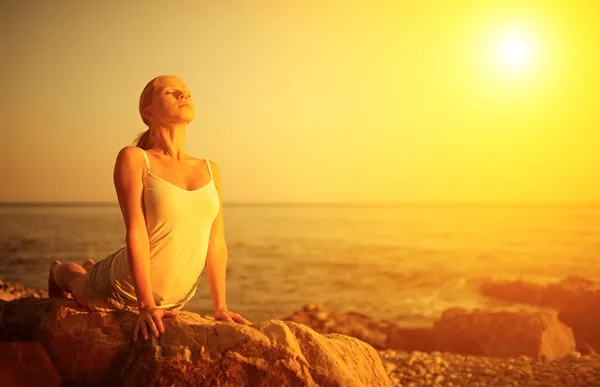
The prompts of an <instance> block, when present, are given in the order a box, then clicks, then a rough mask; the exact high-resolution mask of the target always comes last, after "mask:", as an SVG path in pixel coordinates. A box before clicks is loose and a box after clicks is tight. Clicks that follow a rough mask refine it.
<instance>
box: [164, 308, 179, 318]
mask: <svg viewBox="0 0 600 387" xmlns="http://www.w3.org/2000/svg"><path fill="white" fill-rule="evenodd" d="M177 316H178V315H177V313H175V312H171V311H169V310H165V313H164V314H163V317H166V318H174V317H177Z"/></svg>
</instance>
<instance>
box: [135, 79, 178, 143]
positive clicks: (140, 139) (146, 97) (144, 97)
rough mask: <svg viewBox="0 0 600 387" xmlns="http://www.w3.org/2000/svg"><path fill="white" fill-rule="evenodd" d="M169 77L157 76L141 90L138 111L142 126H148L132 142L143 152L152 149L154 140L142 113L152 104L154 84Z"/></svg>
mask: <svg viewBox="0 0 600 387" xmlns="http://www.w3.org/2000/svg"><path fill="white" fill-rule="evenodd" d="M169 76H170V75H159V76H158V77H155V78H153V79H152V80H151V81H150V82H148V83H147V84H146V86H145V87H144V90H142V94H140V102H139V110H140V116H141V117H142V121H144V124H146V125H148V129H146V131H144V132H141V133H139V134H138V135H137V137H136V138H135V140H134V141H133V143H134V145H135V146H137V147H138V148H142V149H144V150H148V149H152V148H153V147H154V140H153V139H152V131H151V129H150V123H149V122H148V120H147V119H146V117H144V115H143V114H142V112H143V111H144V109H146V108H147V107H148V106H149V105H150V104H151V103H152V96H153V95H154V87H155V82H156V81H157V80H158V79H159V78H163V77H169Z"/></svg>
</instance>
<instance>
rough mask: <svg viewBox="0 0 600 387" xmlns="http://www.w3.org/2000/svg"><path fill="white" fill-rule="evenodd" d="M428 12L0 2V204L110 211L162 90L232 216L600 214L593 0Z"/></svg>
mask: <svg viewBox="0 0 600 387" xmlns="http://www.w3.org/2000/svg"><path fill="white" fill-rule="evenodd" d="M424 3H425V2H415V1H377V2H373V1H361V2H358V1H343V2H342V1H339V2H338V1H325V2H322V1H294V2H292V1H290V2H286V1H269V2H267V1H263V2H244V1H219V2H216V1H210V2H209V1H202V2H200V1H189V2H177V3H168V2H144V3H143V5H142V3H139V4H137V5H132V4H131V3H130V2H117V1H108V2H78V1H56V2H47V1H27V2H17V1H5V2H2V3H0V4H1V5H0V36H1V37H0V39H1V40H0V42H1V53H2V61H1V62H0V63H1V64H0V66H2V71H1V72H0V80H1V81H0V82H1V85H2V87H1V89H2V93H0V106H1V107H2V114H1V120H0V130H1V131H2V134H3V137H4V141H3V143H4V147H3V148H4V149H3V150H4V151H3V152H1V153H0V166H1V169H0V181H2V182H3V184H2V185H1V186H2V189H1V190H0V201H3V202H6V201H26V202H29V201H51V202H56V201H74V202H80V201H82V202H95V201H101V202H106V201H109V202H111V201H116V195H115V193H114V188H113V185H112V168H113V165H114V160H115V157H116V154H117V152H118V150H119V149H120V148H122V147H123V146H125V145H128V144H130V143H131V141H132V140H133V138H134V136H135V135H136V134H137V133H138V132H140V131H142V130H144V129H145V128H144V126H143V123H142V121H141V119H140V118H139V115H138V112H137V103H138V98H139V93H140V92H141V90H142V88H143V86H144V85H145V84H146V82H147V81H148V80H150V79H151V78H153V77H154V76H156V75H159V74H175V75H179V76H181V77H182V78H184V79H185V80H186V82H187V83H188V86H189V87H190V88H191V89H192V93H193V96H194V98H195V100H196V119H195V121H194V122H193V123H192V124H191V125H190V126H189V128H188V136H187V144H186V150H187V152H188V153H191V154H192V155H194V156H196V157H207V158H211V159H213V160H215V161H216V162H217V163H219V164H220V165H221V169H222V173H223V187H224V197H225V200H226V201H228V202H240V201H241V202H381V201H385V202H388V201H393V202H396V201H418V202H427V201H598V200H600V188H599V183H598V177H599V176H600V162H599V160H598V158H597V157H595V156H596V154H597V153H598V152H599V150H600V106H599V105H600V102H599V101H600V72H599V71H598V69H600V54H599V52H598V51H599V50H598V47H599V46H598V44H600V43H599V42H600V23H598V20H600V5H599V4H600V3H598V2H596V1H592V0H589V1H577V0H575V1H568V0H564V1H558V0H556V1H550V0H549V1H538V2H523V1H506V0H503V1H485V0H478V1H475V0H473V1H460V0H457V1H430V2H427V4H428V6H427V5H424ZM525 3H526V4H525ZM175 4H177V5H175ZM434 5H435V6H434ZM511 39H512V40H511ZM507 42H509V43H510V42H513V43H515V42H516V45H517V46H519V45H520V46H523V47H524V48H523V52H520V54H519V53H516V54H515V55H517V54H519V55H521V56H524V57H525V59H523V58H516V59H515V58H510V55H511V54H510V53H509V54H508V55H509V57H506V56H504V57H503V56H502V54H501V53H502V47H503V46H502V45H503V44H507ZM520 59H523V62H522V63H521V62H519V60H520ZM511 61H512V62H515V61H516V62H519V63H516V64H514V63H513V64H511V63H512V62H511Z"/></svg>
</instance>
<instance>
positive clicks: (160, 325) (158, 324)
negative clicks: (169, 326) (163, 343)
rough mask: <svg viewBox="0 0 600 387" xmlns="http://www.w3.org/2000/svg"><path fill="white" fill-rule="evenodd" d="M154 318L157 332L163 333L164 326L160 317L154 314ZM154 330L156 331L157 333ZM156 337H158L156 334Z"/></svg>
mask: <svg viewBox="0 0 600 387" xmlns="http://www.w3.org/2000/svg"><path fill="white" fill-rule="evenodd" d="M152 317H153V318H154V323H155V324H156V328H157V329H158V332H160V334H161V335H162V334H163V333H165V326H164V325H163V322H162V319H161V318H160V316H157V315H154V316H152ZM158 332H156V333H158ZM156 337H158V335H156Z"/></svg>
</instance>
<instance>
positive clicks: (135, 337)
mask: <svg viewBox="0 0 600 387" xmlns="http://www.w3.org/2000/svg"><path fill="white" fill-rule="evenodd" d="M138 333H140V322H139V321H138V322H137V323H136V324H135V329H134V330H133V341H137V339H138Z"/></svg>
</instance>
